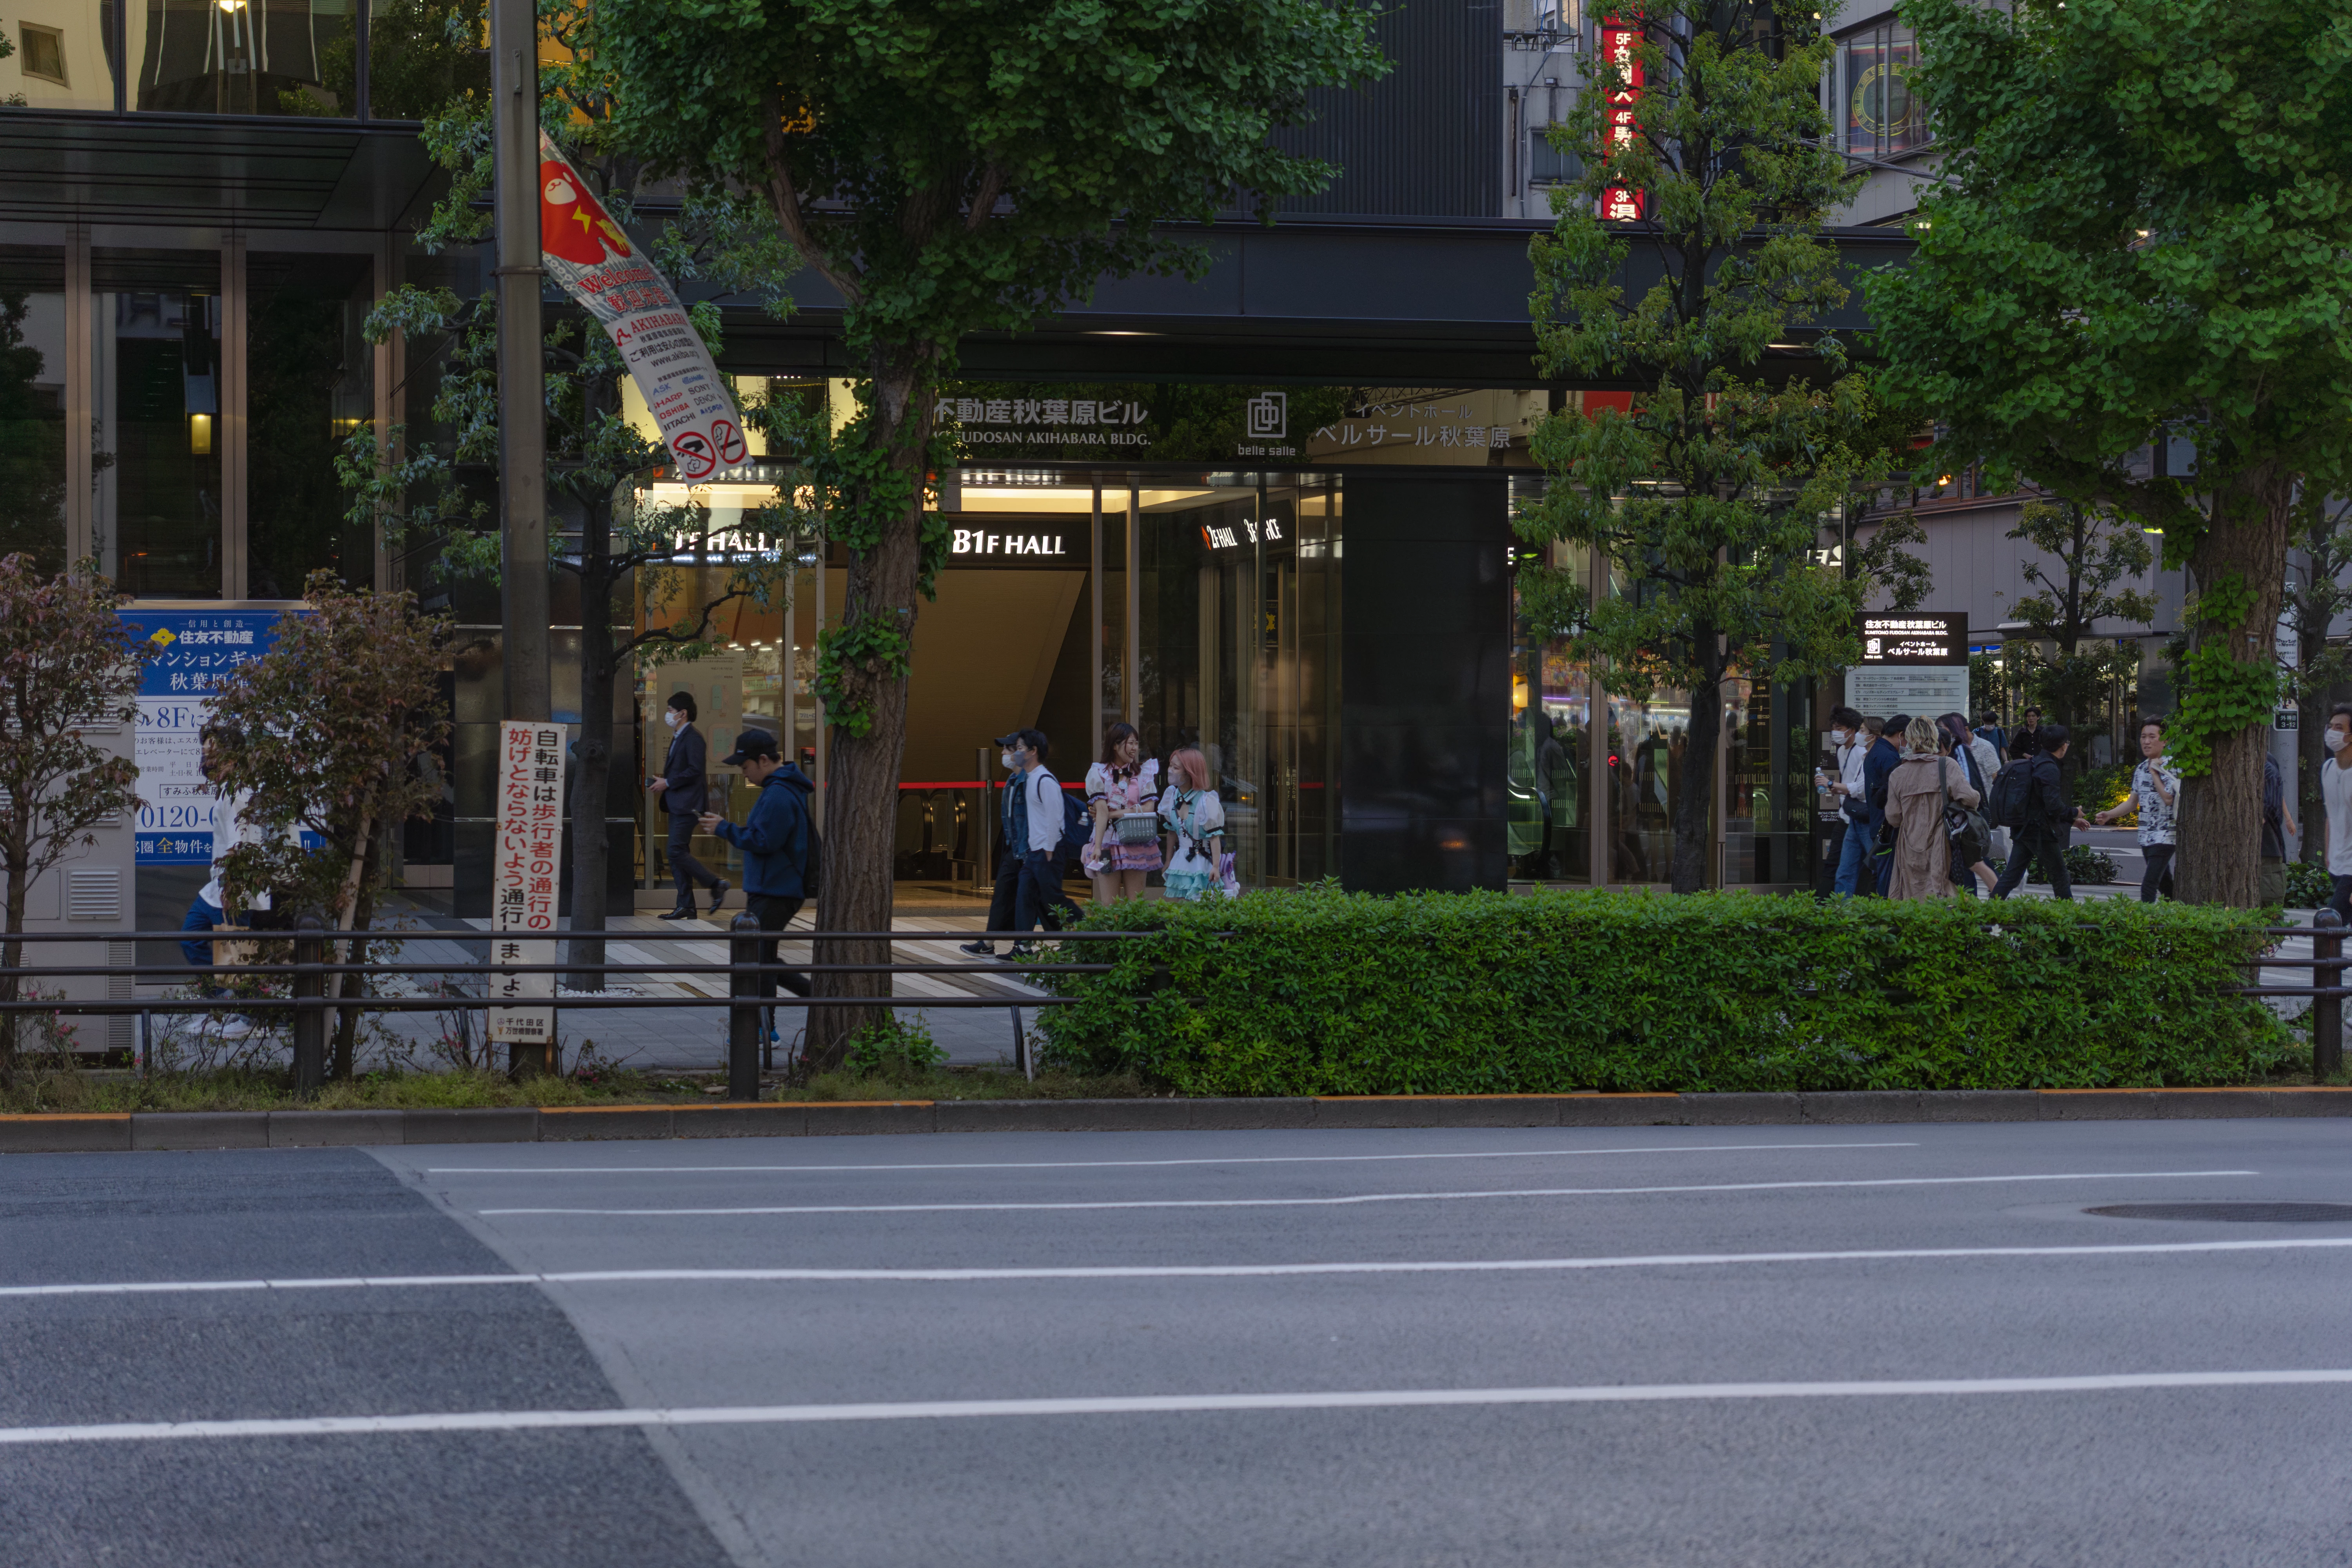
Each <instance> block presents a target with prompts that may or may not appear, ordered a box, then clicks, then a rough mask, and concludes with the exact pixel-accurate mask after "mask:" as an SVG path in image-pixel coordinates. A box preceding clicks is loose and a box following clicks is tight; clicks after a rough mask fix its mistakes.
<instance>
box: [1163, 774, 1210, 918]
mask: <svg viewBox="0 0 2352 1568" xmlns="http://www.w3.org/2000/svg"><path fill="white" fill-rule="evenodd" d="M1168 772H1169V774H1170V777H1171V783H1170V784H1169V785H1168V793H1167V794H1166V795H1163V796H1161V797H1160V823H1161V825H1162V826H1165V827H1166V828H1167V829H1168V831H1169V832H1170V833H1171V834H1173V835H1174V836H1175V852H1174V853H1173V854H1171V856H1170V857H1169V858H1168V875H1167V878H1166V881H1167V884H1168V896H1169V897H1170V898H1171V899H1184V900H1193V901H1197V900H1199V899H1200V897H1201V895H1202V894H1203V893H1205V892H1207V891H1208V890H1209V889H1211V888H1214V887H1222V886H1223V877H1222V876H1221V875H1220V873H1219V863H1220V861H1221V860H1222V858H1223V854H1224V847H1225V805H1224V802H1223V801H1221V800H1219V799H1218V798H1217V792H1216V789H1215V788H1214V786H1213V784H1211V782H1210V779H1209V763H1208V759H1206V758H1205V757H1203V756H1202V755H1201V752H1200V748H1198V747H1197V746H1184V747H1181V748H1180V749H1179V750H1178V751H1177V752H1176V754H1175V755H1174V756H1171V757H1170V758H1169V759H1168Z"/></svg>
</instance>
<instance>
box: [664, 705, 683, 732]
mask: <svg viewBox="0 0 2352 1568" xmlns="http://www.w3.org/2000/svg"><path fill="white" fill-rule="evenodd" d="M662 722H664V723H666V724H667V725H668V726H669V727H670V728H671V729H673V730H675V729H677V727H678V726H679V725H680V724H683V723H685V722H686V715H685V714H683V713H681V712H679V711H678V710H677V709H675V708H671V709H667V710H664V711H663V713H662Z"/></svg>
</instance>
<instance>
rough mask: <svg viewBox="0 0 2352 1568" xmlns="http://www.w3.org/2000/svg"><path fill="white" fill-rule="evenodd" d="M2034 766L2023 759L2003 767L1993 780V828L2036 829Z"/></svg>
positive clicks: (2029, 759) (2029, 761)
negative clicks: (2034, 824)
mask: <svg viewBox="0 0 2352 1568" xmlns="http://www.w3.org/2000/svg"><path fill="white" fill-rule="evenodd" d="M2033 763H2034V759H2033V758H2032V757H2020V758H2018V759H2017V760H2016V761H2015V762H2013V763H2002V764H2001V769H2000V772H1999V773H1995V774H1993V777H1992V801H1991V805H1992V813H1991V816H1992V825H1993V826H1995V827H2031V826H2033Z"/></svg>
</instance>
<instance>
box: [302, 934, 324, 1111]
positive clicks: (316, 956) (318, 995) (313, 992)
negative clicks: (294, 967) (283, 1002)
mask: <svg viewBox="0 0 2352 1568" xmlns="http://www.w3.org/2000/svg"><path fill="white" fill-rule="evenodd" d="M326 929H327V928H326V924H325V922H324V921H320V919H319V917H318V916H316V915H304V916H302V917H301V918H300V919H299V920H297V921H295V922H294V962H295V963H298V964H309V965H312V966H314V967H311V968H308V969H303V970H300V971H299V972H298V973H296V974H295V976H294V1088H295V1089H296V1090H297V1091H298V1092H307V1091H309V1090H310V1089H320V1088H323V1087H324V1086H325V1084H326V1081H327V977H326V976H325V975H324V974H322V973H320V971H319V970H318V968H316V967H315V966H316V965H319V964H323V963H326V962H327V942H326V939H325V938H324V937H323V936H321V935H320V932H321V931H325V930H326Z"/></svg>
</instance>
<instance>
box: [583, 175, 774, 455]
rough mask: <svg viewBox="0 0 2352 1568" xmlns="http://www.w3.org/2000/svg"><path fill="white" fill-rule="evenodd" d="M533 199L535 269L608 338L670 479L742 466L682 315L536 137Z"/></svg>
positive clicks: (736, 435)
mask: <svg viewBox="0 0 2352 1568" xmlns="http://www.w3.org/2000/svg"><path fill="white" fill-rule="evenodd" d="M539 198H540V205H539V235H540V240H539V243H540V251H541V254H540V261H541V264H542V265H543V266H545V267H546V268H547V275H548V276H549V277H551V278H552V279H555V281H556V282H557V283H558V284H560V285H562V289H563V291H564V292H565V293H567V294H569V295H571V296H572V299H573V300H576V301H577V302H578V303H579V304H580V305H582V306H583V308H585V309H586V310H587V311H588V313H589V314H590V315H592V316H593V317H595V318H596V320H597V321H598V323H599V324H601V325H602V326H603V327H604V331H606V332H608V333H610V334H611V335H612V339H613V342H614V345H615V346H617V347H618V348H619V349H620V351H621V358H622V360H623V361H624V362H625V363H626V364H627V365H628V367H629V374H630V376H631V378H632V379H634V380H635V382H636V384H637V390H638V392H639V393H641V394H643V395H644V396H645V400H646V410H647V412H649V413H651V414H652V415H653V416H654V420H655V422H656V424H658V425H659V426H661V434H662V440H663V442H664V443H665V444H666V445H667V446H668V447H669V455H670V458H671V460H672V462H674V463H675V464H676V465H677V477H678V478H679V479H686V480H688V481H692V480H695V479H709V477H710V476H711V475H712V474H713V473H715V472H717V471H718V470H719V469H720V468H730V467H732V466H733V465H735V464H737V463H740V462H741V461H743V459H744V458H745V457H746V456H747V455H748V452H749V448H748V447H746V446H745V444H744V441H743V419H742V416H740V414H738V413H737V412H736V410H735V398H734V396H733V395H732V394H731V393H730V392H729V391H728V388H727V383H726V382H725V381H723V380H721V379H720V378H719V366H718V365H717V364H715V363H712V362H711V358H710V351H709V349H708V348H707V347H705V346H704V344H703V342H702V338H701V335H700V334H699V333H698V332H697V331H695V330H694V323H693V322H692V321H688V319H687V314H686V307H685V306H684V305H681V304H679V303H678V300H677V294H675V293H673V292H672V291H671V289H670V286H669V284H668V282H667V280H666V279H664V278H663V277H662V275H661V274H660V273H659V272H657V271H656V270H655V269H654V265H653V263H652V262H651V261H650V260H648V259H647V258H646V257H644V256H642V255H640V254H638V252H637V250H636V247H635V246H634V245H632V244H631V243H630V241H629V237H628V235H627V234H626V233H625V231H624V230H623V229H622V227H621V226H620V225H619V224H617V223H614V221H613V219H612V217H611V216H610V215H609V214H607V213H606V212H605V211H604V206H603V205H602V204H601V203H599V202H598V201H597V200H596V198H595V196H594V195H592V194H591V193H590V192H589V189H588V183H587V182H586V181H585V180H583V179H582V178H581V177H580V172H579V171H578V170H577V169H574V168H573V167H572V165H571V163H569V162H567V161H566V160H565V158H564V156H563V154H562V153H561V152H559V151H558V150H557V149H556V145H555V142H554V141H553V140H552V139H551V137H549V135H548V134H547V132H544V131H541V132H540V133H539Z"/></svg>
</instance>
